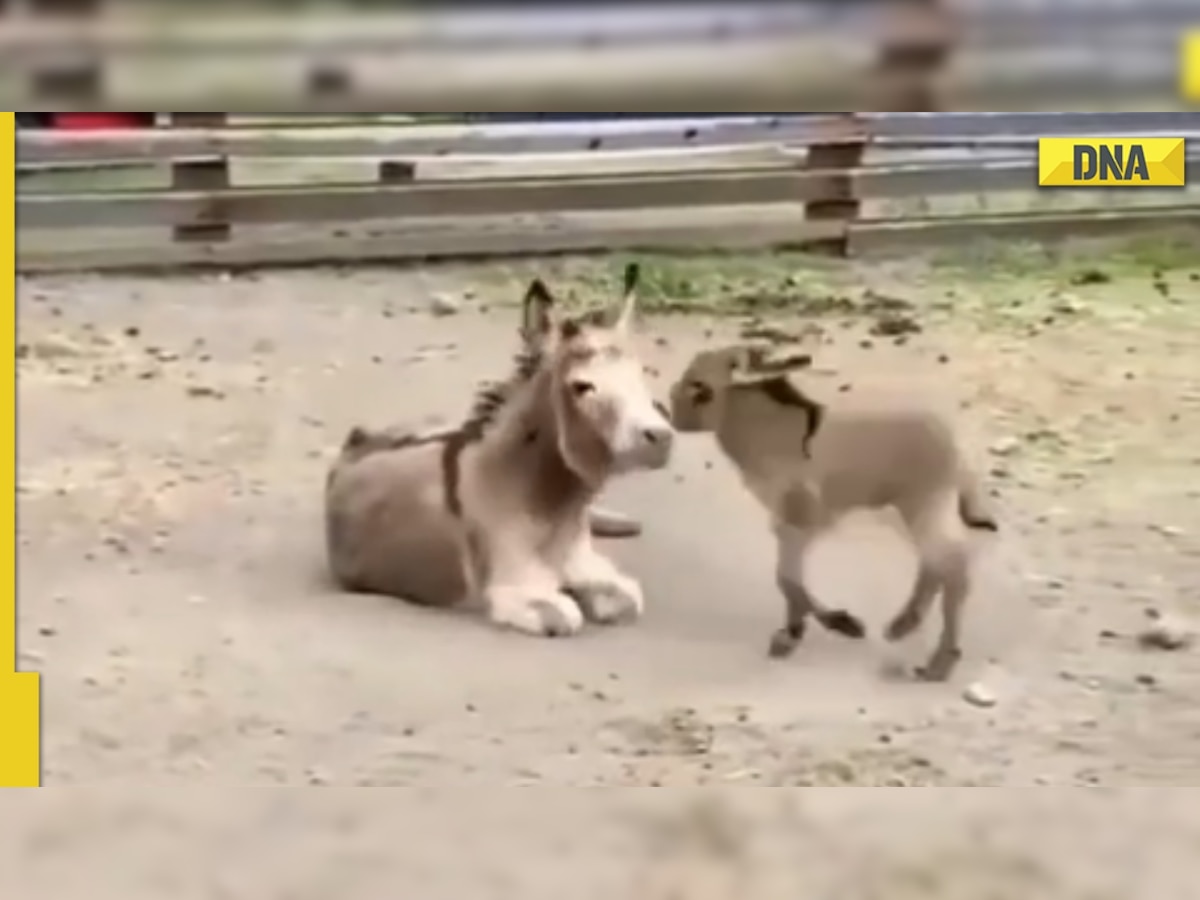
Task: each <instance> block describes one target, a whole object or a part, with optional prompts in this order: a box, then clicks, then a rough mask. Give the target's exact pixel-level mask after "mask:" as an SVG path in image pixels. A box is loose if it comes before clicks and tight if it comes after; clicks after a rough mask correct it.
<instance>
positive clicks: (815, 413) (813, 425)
mask: <svg viewBox="0 0 1200 900" xmlns="http://www.w3.org/2000/svg"><path fill="white" fill-rule="evenodd" d="M754 387H755V388H756V389H757V390H759V391H761V392H762V393H764V394H766V395H767V396H768V397H769V398H770V399H771V400H772V401H774V402H775V403H778V404H779V405H780V406H788V407H791V408H792V409H799V410H803V412H804V414H805V416H806V418H807V423H808V424H807V427H806V428H805V430H804V441H803V443H802V444H801V450H803V451H804V455H805V456H809V455H810V453H809V444H810V443H811V442H812V439H813V435H815V434H816V433H817V430H818V429H819V428H820V427H821V424H822V422H824V421H825V405H824V404H822V403H818V402H817V401H816V400H814V399H812V397H809V396H807V395H806V394H805V393H804V392H803V391H801V390H800V389H799V388H798V387H796V386H795V385H794V384H792V383H791V382H790V381H788V379H787V378H786V377H784V376H783V375H780V376H778V377H776V378H769V379H767V380H765V381H758V382H755V384H754Z"/></svg>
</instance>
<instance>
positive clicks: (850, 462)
mask: <svg viewBox="0 0 1200 900" xmlns="http://www.w3.org/2000/svg"><path fill="white" fill-rule="evenodd" d="M811 364H812V357H811V356H810V355H808V354H795V355H792V356H785V357H781V358H774V359H772V358H770V357H769V355H768V350H767V349H766V348H765V347H759V346H754V345H738V346H733V347H726V348H722V349H715V350H708V351H704V352H702V353H700V354H698V355H697V356H696V357H695V358H694V359H693V360H692V361H691V363H690V364H689V365H688V366H687V369H686V371H685V372H684V373H683V375H682V376H681V377H680V378H679V380H678V381H677V382H676V383H675V384H674V385H673V386H672V388H671V417H672V421H673V423H674V425H675V428H676V429H677V430H678V431H680V432H704V431H707V432H712V433H713V434H714V435H715V436H716V439H717V443H718V444H719V445H720V447H721V450H722V451H723V452H724V454H725V456H727V457H728V458H729V459H730V461H732V462H733V464H734V465H735V466H736V467H737V469H738V472H739V474H740V475H741V477H742V480H743V482H744V483H745V485H746V486H747V488H748V489H749V490H750V491H751V492H752V493H753V494H754V495H755V496H756V497H757V498H758V500H759V501H760V502H761V503H762V504H763V506H765V507H766V508H767V510H769V511H770V513H771V517H772V527H773V530H774V532H775V537H776V542H777V557H776V583H777V584H778V586H779V590H780V592H781V593H782V594H783V596H784V599H785V601H786V609H787V615H786V620H785V623H784V626H783V627H782V628H780V629H779V630H778V631H777V632H776V633H775V634H774V636H773V637H772V639H771V645H770V652H771V655H772V656H775V657H784V656H788V655H789V654H791V652H792V651H793V650H794V649H795V648H796V645H797V644H798V643H799V642H800V640H801V639H802V638H803V636H804V630H805V623H806V619H807V617H808V615H809V614H810V613H811V614H812V615H813V616H814V617H815V618H816V619H817V621H818V622H820V623H821V624H822V625H824V626H825V627H826V628H828V629H830V630H832V631H836V632H838V633H840V634H843V635H845V636H847V637H851V638H861V637H863V636H864V634H865V628H864V627H863V624H862V622H861V621H860V620H859V619H858V618H857V617H855V616H854V615H852V614H851V613H849V612H846V611H844V610H833V609H829V608H827V607H825V606H823V605H822V604H821V603H820V602H819V601H818V600H817V599H816V598H815V597H813V595H812V594H811V593H810V592H809V591H808V590H807V589H806V588H805V586H804V584H803V572H802V566H803V562H804V556H805V553H806V551H807V549H808V548H809V546H810V545H811V543H812V541H813V540H814V539H815V538H816V537H817V536H818V535H819V534H820V533H821V532H822V531H824V530H826V529H828V528H830V527H831V526H832V525H833V524H834V523H835V522H836V521H837V520H838V519H839V518H840V517H841V516H842V515H843V514H845V513H847V512H849V511H850V510H852V509H856V508H882V507H888V506H891V507H894V508H895V509H896V510H897V511H898V512H899V514H900V516H901V518H902V519H903V522H904V524H905V526H906V530H907V533H908V535H909V537H910V539H911V541H912V543H913V545H914V547H915V549H916V551H917V554H918V556H919V562H920V566H919V571H918V575H917V581H916V585H915V587H914V588H913V591H912V594H911V596H910V597H909V600H908V603H907V604H906V605H905V606H904V608H903V609H902V610H901V611H900V613H899V614H898V615H897V616H896V617H895V619H893V620H892V623H891V625H890V626H889V627H888V629H887V637H888V639H889V640H900V639H901V638H904V637H906V636H907V635H909V634H911V633H912V632H913V631H914V630H916V628H917V627H918V626H919V625H920V624H921V622H922V621H923V619H924V617H925V615H926V613H927V612H928V610H929V607H930V605H931V604H932V602H933V600H934V599H935V597H936V596H937V595H938V593H939V592H940V593H941V600H942V617H943V619H942V633H941V639H940V640H939V642H938V644H937V648H936V649H935V650H934V652H933V655H932V656H931V657H930V658H929V660H928V661H927V662H926V664H925V665H924V666H922V667H921V668H920V669H919V670H918V674H919V676H920V677H922V678H925V679H927V680H930V681H943V680H945V679H946V678H948V677H949V675H950V674H951V672H952V671H953V669H954V667H955V665H956V664H957V662H958V660H959V658H960V657H961V655H962V654H961V649H960V644H959V641H960V623H961V617H962V607H963V603H964V601H965V600H966V597H967V594H968V592H969V589H970V559H969V553H968V551H969V546H968V540H967V538H968V529H983V530H988V531H995V530H997V524H996V520H995V519H994V518H993V516H992V514H991V513H990V512H989V510H988V508H987V502H986V500H985V498H984V497H983V495H982V493H981V490H980V488H979V485H978V482H977V480H976V477H975V475H974V474H973V472H972V470H971V469H970V467H969V466H968V465H967V463H966V462H965V460H964V457H963V453H962V451H961V450H960V447H959V444H958V441H957V439H956V436H955V433H954V430H953V428H952V426H951V424H950V422H949V421H948V420H947V419H946V418H945V417H943V416H942V415H940V414H939V413H936V412H934V411H932V410H930V409H925V408H915V407H901V406H899V405H896V404H895V403H890V402H876V403H869V402H868V403H866V404H862V403H859V402H858V401H855V402H854V403H853V404H851V403H850V402H845V403H839V404H837V405H832V406H826V405H824V404H822V403H818V402H817V401H815V400H813V399H812V398H811V397H809V396H807V395H806V394H804V393H803V392H802V391H800V390H799V389H798V388H796V387H795V386H794V385H793V384H792V383H791V382H790V381H789V380H788V379H787V373H788V372H791V371H795V370H799V369H804V368H807V367H808V366H810V365H811Z"/></svg>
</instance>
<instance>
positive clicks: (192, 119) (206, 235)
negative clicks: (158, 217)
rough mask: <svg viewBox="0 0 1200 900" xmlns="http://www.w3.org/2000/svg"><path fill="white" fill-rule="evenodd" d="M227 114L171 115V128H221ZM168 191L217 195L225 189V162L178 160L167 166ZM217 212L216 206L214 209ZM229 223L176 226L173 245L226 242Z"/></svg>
mask: <svg viewBox="0 0 1200 900" xmlns="http://www.w3.org/2000/svg"><path fill="white" fill-rule="evenodd" d="M227 116H228V113H209V112H186V113H179V112H177V113H171V119H170V123H171V127H173V128H221V127H222V126H224V125H225V122H226V118H227ZM171 187H172V188H173V189H175V190H194V191H214V190H215V191H221V190H224V189H225V188H227V187H229V159H228V158H227V157H225V156H222V157H219V158H217V159H194V160H179V161H174V162H172V163H171ZM216 208H217V209H219V208H220V207H219V205H218V206H217V207H216ZM229 232H230V229H229V223H228V222H213V223H206V224H193V225H176V226H175V228H174V234H175V240H177V241H226V240H228V239H229Z"/></svg>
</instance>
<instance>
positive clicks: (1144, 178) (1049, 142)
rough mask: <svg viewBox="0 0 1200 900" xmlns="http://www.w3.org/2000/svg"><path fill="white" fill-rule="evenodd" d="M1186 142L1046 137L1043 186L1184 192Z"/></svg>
mask: <svg viewBox="0 0 1200 900" xmlns="http://www.w3.org/2000/svg"><path fill="white" fill-rule="evenodd" d="M1184 146H1185V141H1184V139H1183V138H1181V137H1180V138H1172V137H1166V138H1164V137H1154V138H1130V137H1122V138H1116V137H1113V138H1102V137H1086V138H1085V137H1044V138H1039V139H1038V184H1039V185H1041V186H1042V187H1183V186H1184V183H1185V180H1186V178H1187V155H1186V153H1185V152H1184Z"/></svg>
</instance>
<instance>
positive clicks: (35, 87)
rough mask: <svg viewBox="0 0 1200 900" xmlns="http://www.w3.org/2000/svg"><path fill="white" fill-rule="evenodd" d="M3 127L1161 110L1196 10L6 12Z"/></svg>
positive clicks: (247, 1)
mask: <svg viewBox="0 0 1200 900" xmlns="http://www.w3.org/2000/svg"><path fill="white" fill-rule="evenodd" d="M2 5H3V10H4V12H3V20H2V21H3V27H2V29H0V45H2V46H0V89H2V90H3V91H4V92H5V94H6V95H7V100H8V104H9V107H10V108H19V107H23V106H29V105H31V104H35V105H37V104H40V105H39V106H38V108H82V107H85V106H86V107H92V108H98V109H100V108H109V107H111V106H112V105H114V104H115V105H119V106H122V107H133V108H141V109H162V108H170V109H189V108H196V107H200V108H212V107H214V106H216V107H219V108H222V109H227V110H231V111H243V112H251V111H258V112H260V111H262V110H266V109H270V110H274V111H280V112H283V111H295V112H299V111H312V110H325V111H338V112H351V111H352V112H360V113H361V112H372V111H373V112H378V113H384V112H395V111H396V110H408V111H409V112H411V113H413V114H425V115H429V114H445V113H447V112H448V111H454V110H466V109H469V110H474V111H475V112H476V113H478V114H479V115H482V116H498V115H525V114H530V113H539V114H562V113H576V114H578V113H588V114H596V113H609V112H614V111H616V110H622V111H625V112H627V113H629V112H631V111H632V112H636V113H642V114H644V113H666V112H671V113H683V112H689V113H698V112H708V113H711V112H714V111H718V110H719V111H727V112H741V113H745V112H768V111H772V112H778V111H793V112H794V111H800V110H804V111H825V110H843V109H857V110H867V109H877V110H886V109H913V110H917V109H931V110H932V109H959V110H982V109H991V110H1000V109H1004V110H1024V109H1085V108H1086V109H1118V108H1120V109H1135V108H1136V109H1163V108H1176V107H1178V106H1180V105H1181V104H1182V102H1183V100H1182V98H1181V96H1180V95H1181V85H1182V83H1183V80H1182V75H1183V73H1182V68H1183V54H1182V41H1183V36H1184V34H1185V33H1186V32H1187V31H1188V30H1189V29H1190V28H1191V27H1192V26H1194V25H1196V24H1197V23H1198V20H1200V13H1198V11H1197V4H1196V3H1195V2H1193V0H1105V2H1096V0H857V2H855V0H807V2H806V0H791V2H787V3H781V2H777V3H764V2H747V0H744V2H738V3H733V2H724V3H712V2H708V3H683V2H680V3H670V4H667V3H650V2H642V3H629V2H625V3H612V2H589V3H584V2H581V3H573V4H569V5H568V4H564V3H547V2H524V3H505V4H503V5H500V4H487V5H480V4H465V3H436V4H434V3H408V2H391V3H385V2H373V3H363V2H359V3H348V2H331V0H324V2H290V3H289V2H282V0H276V2H267V0H236V2H234V0H206V2H204V3H203V4H201V3H198V2H186V3H185V2H169V0H158V2H153V0H4V2H3V4H2Z"/></svg>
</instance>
